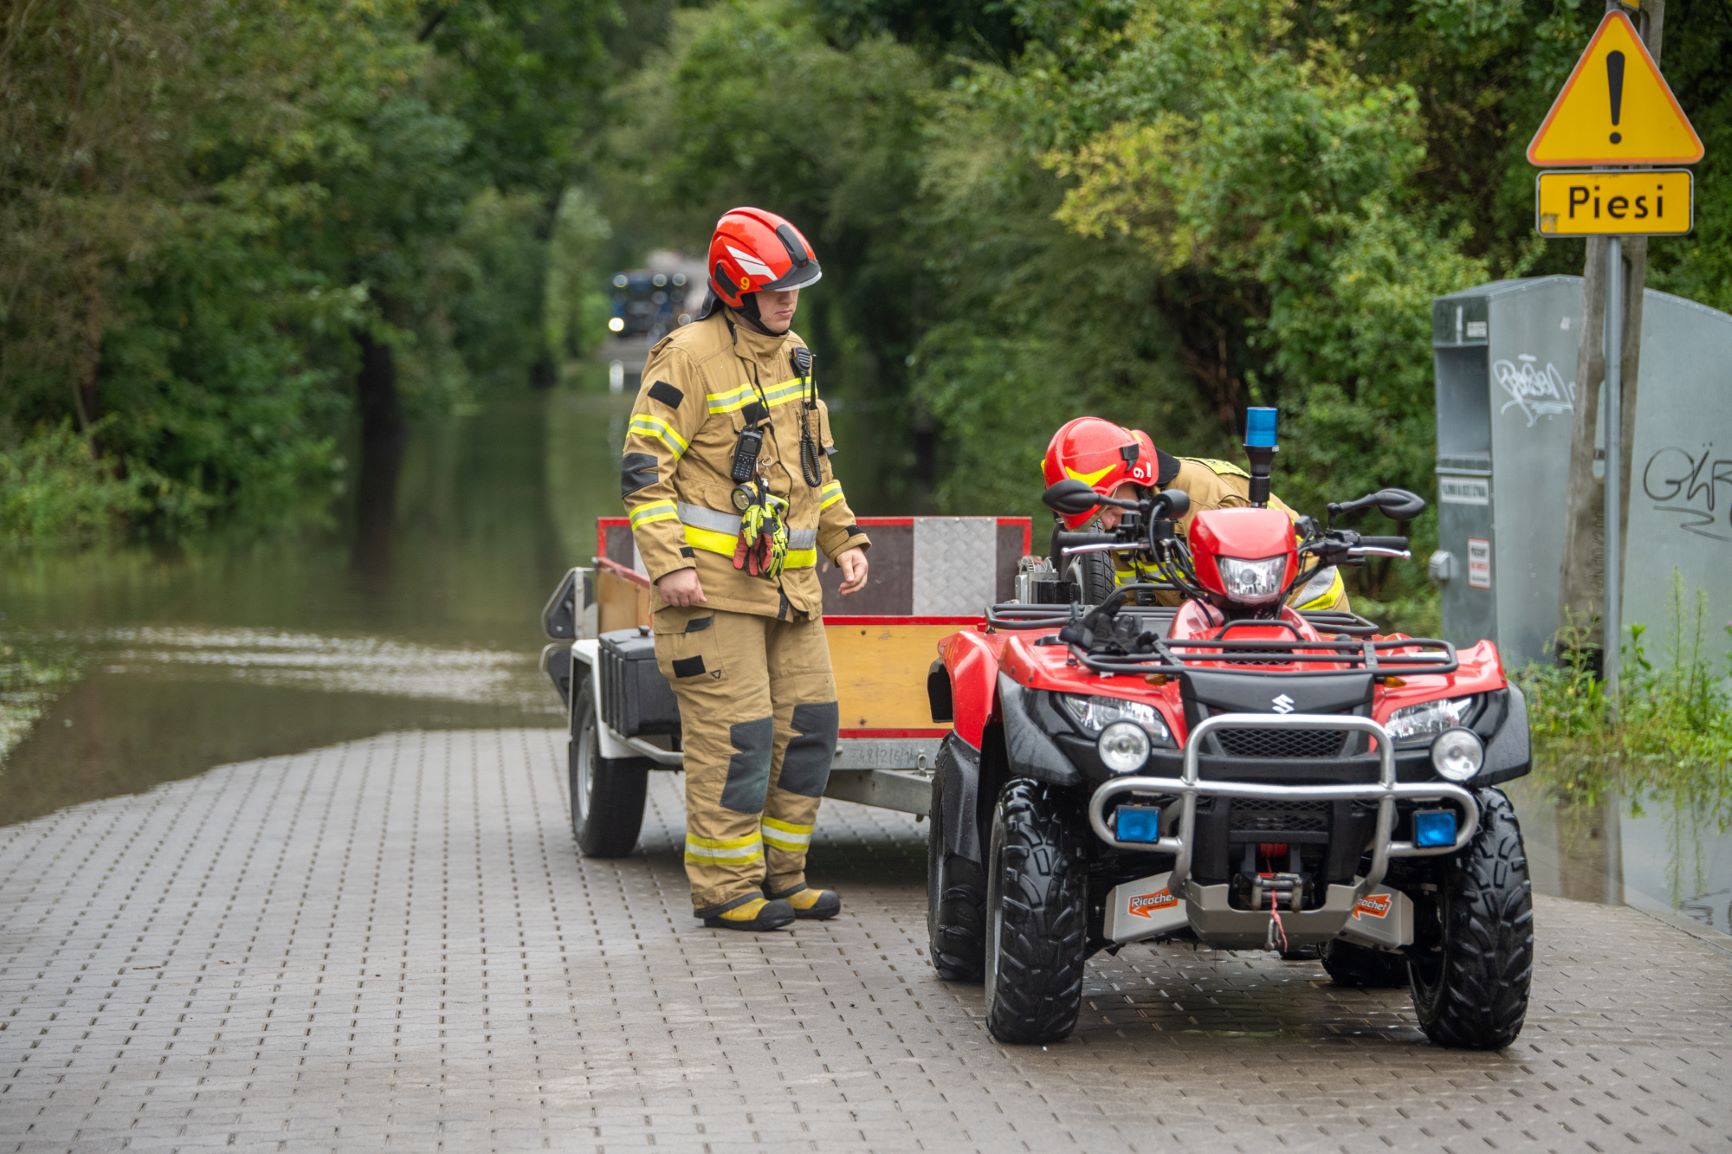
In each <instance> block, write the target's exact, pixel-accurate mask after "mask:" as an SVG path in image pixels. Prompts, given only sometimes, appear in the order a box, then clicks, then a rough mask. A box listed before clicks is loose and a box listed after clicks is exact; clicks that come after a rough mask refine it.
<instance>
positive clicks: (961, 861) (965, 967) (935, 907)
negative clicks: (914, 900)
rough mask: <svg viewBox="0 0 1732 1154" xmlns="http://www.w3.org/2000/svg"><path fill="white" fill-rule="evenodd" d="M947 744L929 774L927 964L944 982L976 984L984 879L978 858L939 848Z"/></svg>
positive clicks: (982, 955)
mask: <svg viewBox="0 0 1732 1154" xmlns="http://www.w3.org/2000/svg"><path fill="white" fill-rule="evenodd" d="M950 759H952V754H951V752H950V746H949V744H948V743H946V745H945V746H944V747H943V748H942V749H940V750H939V751H938V765H937V767H936V769H935V770H934V772H933V774H932V810H931V813H930V814H929V815H928V817H927V823H926V824H927V830H926V940H927V953H928V954H929V955H930V956H931V958H932V968H933V969H935V970H937V971H938V976H939V977H941V978H943V979H944V980H945V981H952V982H978V981H980V976H981V973H982V972H983V971H984V970H985V968H986V877H985V874H984V871H982V870H981V868H980V863H979V862H972V861H969V860H968V859H967V858H965V857H963V856H962V855H961V854H954V853H950V852H949V851H948V850H947V849H946V846H945V825H944V770H945V766H946V763H947V760H950Z"/></svg>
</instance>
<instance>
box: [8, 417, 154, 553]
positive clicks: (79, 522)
mask: <svg viewBox="0 0 1732 1154" xmlns="http://www.w3.org/2000/svg"><path fill="white" fill-rule="evenodd" d="M106 424H107V422H101V423H98V425H97V426H96V427H95V428H94V429H92V430H91V432H92V434H93V435H100V434H101V433H102V432H104V431H105V425H106ZM149 487H150V479H148V478H146V477H141V476H139V475H137V474H134V475H132V476H130V477H128V478H125V479H122V478H119V477H116V476H115V475H114V468H113V466H112V464H111V463H109V462H107V461H104V460H102V459H100V458H99V457H97V455H96V454H95V453H94V452H92V451H91V447H90V441H89V440H88V439H86V438H85V437H83V436H80V435H79V433H78V431H77V430H76V429H74V428H73V427H72V422H70V421H67V422H66V423H64V424H62V425H59V426H56V427H52V428H47V429H40V430H38V431H36V432H34V433H32V434H31V435H29V436H27V437H25V438H23V440H22V441H20V442H19V443H18V444H16V445H14V446H12V447H10V448H4V449H0V542H5V543H7V545H9V546H11V547H13V548H19V547H29V546H35V545H40V544H43V543H46V542H87V541H92V540H95V539H98V538H101V537H103V536H105V535H107V534H108V533H110V532H112V531H113V529H114V528H115V527H116V525H118V524H119V523H121V522H122V521H123V520H124V519H126V518H128V517H133V516H136V515H138V514H139V513H141V512H142V511H143V510H144V508H145V506H146V490H147V489H148V488H149Z"/></svg>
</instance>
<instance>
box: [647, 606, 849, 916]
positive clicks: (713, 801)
mask: <svg viewBox="0 0 1732 1154" xmlns="http://www.w3.org/2000/svg"><path fill="white" fill-rule="evenodd" d="M653 622H654V628H655V647H656V664H657V666H658V667H659V668H660V669H661V672H662V676H664V677H666V678H667V679H668V684H669V685H671V686H673V690H674V696H675V697H676V698H677V699H678V700H679V704H680V718H681V732H682V734H683V741H684V747H685V771H686V875H687V876H688V877H689V878H690V879H691V884H692V907H693V910H694V911H695V912H696V913H697V915H698V916H699V917H706V916H710V915H713V914H717V913H720V912H721V911H722V910H724V909H727V908H729V907H731V906H733V905H737V904H739V903H741V902H744V901H748V900H750V899H752V898H755V897H759V896H761V894H762V892H763V890H765V889H768V890H769V891H770V892H772V893H782V892H784V891H787V890H790V889H793V888H796V887H798V886H800V885H802V884H804V882H805V880H806V850H807V848H808V847H809V846H810V845H811V842H812V828H813V826H814V825H815V824H816V822H817V820H818V803H819V800H820V799H821V798H822V796H823V794H824V786H825V784H826V782H828V781H829V778H830V763H831V762H832V761H833V760H834V759H835V756H836V726H837V720H838V718H837V711H836V683H835V680H834V678H833V677H832V676H831V673H830V649H829V646H828V644H827V643H826V642H825V639H824V625H823V622H822V621H820V620H816V619H812V618H804V619H799V620H786V621H783V620H777V619H776V618H774V617H764V616H760V615H757V614H751V613H733V612H729V611H727V610H722V609H712V608H710V607H709V606H707V605H686V606H666V607H663V608H661V609H657V610H656V611H655V615H654V618H653Z"/></svg>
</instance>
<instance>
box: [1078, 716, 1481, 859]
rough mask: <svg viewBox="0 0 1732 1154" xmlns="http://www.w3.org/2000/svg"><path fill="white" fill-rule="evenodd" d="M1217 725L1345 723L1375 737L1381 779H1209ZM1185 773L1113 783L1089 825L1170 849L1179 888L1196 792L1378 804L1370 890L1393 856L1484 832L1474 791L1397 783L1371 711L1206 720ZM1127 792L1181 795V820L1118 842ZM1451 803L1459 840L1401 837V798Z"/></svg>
mask: <svg viewBox="0 0 1732 1154" xmlns="http://www.w3.org/2000/svg"><path fill="white" fill-rule="evenodd" d="M1217 729H1339V730H1345V731H1352V732H1357V733H1366V734H1370V735H1371V736H1372V737H1374V738H1376V739H1377V753H1378V758H1379V762H1380V771H1379V775H1378V780H1377V781H1376V782H1368V783H1365V784H1363V785H1272V784H1265V783H1262V782H1248V781H1203V780H1201V775H1200V773H1199V765H1198V759H1199V754H1200V752H1201V750H1202V748H1203V739H1204V738H1206V737H1207V736H1208V735H1209V734H1211V733H1213V732H1214V731H1215V730H1217ZM1180 773H1181V774H1182V776H1181V777H1176V778H1175V777H1139V776H1136V775H1132V776H1129V777H1120V778H1115V779H1113V780H1112V781H1109V782H1107V783H1106V784H1105V785H1103V786H1101V787H1100V788H1099V789H1097V790H1095V792H1094V794H1093V795H1092V796H1091V797H1090V798H1089V805H1088V813H1089V825H1090V826H1092V827H1093V828H1094V831H1095V835H1096V836H1097V837H1099V838H1100V839H1101V840H1102V841H1104V842H1106V843H1107V844H1108V845H1112V846H1116V847H1118V848H1119V849H1128V850H1142V851H1144V852H1148V853H1170V854H1173V855H1174V858H1173V873H1172V878H1171V880H1170V881H1169V882H1168V883H1167V885H1168V888H1169V889H1170V890H1171V891H1172V892H1173V893H1178V892H1179V887H1180V886H1182V885H1183V884H1184V882H1185V880H1186V879H1187V878H1188V877H1189V876H1190V872H1191V851H1192V848H1193V846H1194V845H1195V835H1196V826H1197V798H1199V797H1225V798H1248V799H1260V800H1266V801H1358V802H1376V803H1377V828H1376V832H1375V833H1373V835H1372V839H1371V847H1370V853H1371V864H1370V868H1369V869H1367V870H1366V873H1365V878H1364V880H1363V882H1362V883H1361V885H1362V888H1363V889H1366V890H1369V889H1371V888H1372V887H1375V886H1377V885H1378V884H1380V883H1381V882H1382V881H1383V875H1384V873H1385V872H1386V871H1387V870H1388V868H1389V859H1390V858H1397V857H1429V856H1434V855H1440V854H1452V853H1455V852H1456V851H1458V850H1460V849H1461V848H1462V847H1464V846H1465V845H1467V843H1468V842H1469V841H1470V840H1472V838H1473V835H1474V834H1475V833H1476V832H1477V831H1478V830H1479V804H1478V803H1477V802H1476V801H1475V800H1474V796H1473V794H1472V793H1470V792H1469V791H1468V790H1466V789H1464V788H1462V787H1461V786H1459V785H1453V784H1451V783H1449V782H1445V781H1426V782H1399V781H1397V780H1396V779H1395V743H1394V741H1392V740H1391V739H1390V736H1389V733H1388V731H1387V730H1385V729H1384V728H1383V726H1381V725H1379V724H1378V723H1377V722H1375V721H1373V720H1371V719H1370V718H1369V717H1343V716H1341V715H1339V714H1325V713H1289V714H1285V715H1282V716H1274V715H1270V714H1266V713H1222V714H1217V715H1216V716H1214V717H1210V718H1206V719H1204V720H1203V721H1201V722H1199V723H1198V724H1197V726H1196V727H1195V728H1194V729H1192V730H1191V734H1190V739H1189V740H1188V741H1186V742H1185V760H1184V765H1183V766H1182V768H1181V769H1180ZM1127 794H1159V795H1163V796H1167V797H1176V798H1178V799H1179V819H1178V823H1177V826H1176V828H1175V829H1174V831H1173V833H1172V834H1171V835H1168V836H1165V837H1162V838H1160V839H1158V840H1156V841H1148V842H1143V841H1120V840H1119V838H1118V836H1117V834H1116V833H1115V831H1114V829H1113V827H1112V825H1110V824H1109V823H1108V822H1107V810H1108V807H1109V806H1110V805H1111V804H1112V803H1113V802H1114V801H1115V800H1116V799H1118V798H1120V797H1122V796H1124V795H1127ZM1398 801H1413V802H1447V803H1449V804H1451V805H1453V806H1455V807H1456V809H1458V810H1460V811H1461V822H1460V825H1459V826H1458V827H1457V829H1456V834H1455V843H1454V844H1453V845H1447V846H1419V845H1415V844H1414V843H1413V842H1410V841H1396V840H1394V835H1395V803H1396V802H1398Z"/></svg>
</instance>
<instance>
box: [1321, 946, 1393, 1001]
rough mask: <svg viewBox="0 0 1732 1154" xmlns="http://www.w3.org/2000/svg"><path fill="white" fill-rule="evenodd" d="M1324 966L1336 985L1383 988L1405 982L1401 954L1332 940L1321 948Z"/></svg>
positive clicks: (1390, 987) (1391, 987)
mask: <svg viewBox="0 0 1732 1154" xmlns="http://www.w3.org/2000/svg"><path fill="white" fill-rule="evenodd" d="M1323 969H1324V970H1325V971H1327V972H1328V974H1329V978H1330V980H1331V981H1333V982H1334V983H1335V984H1336V985H1338V986H1361V987H1364V988H1366V989H1373V990H1385V989H1394V988H1396V987H1398V986H1405V985H1407V959H1406V958H1405V957H1403V956H1402V955H1401V954H1390V953H1385V952H1384V951H1382V950H1373V949H1367V948H1366V947H1365V946H1360V945H1355V944H1354V943H1352V942H1341V941H1335V942H1330V943H1329V944H1328V945H1326V946H1324V947H1323Z"/></svg>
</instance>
